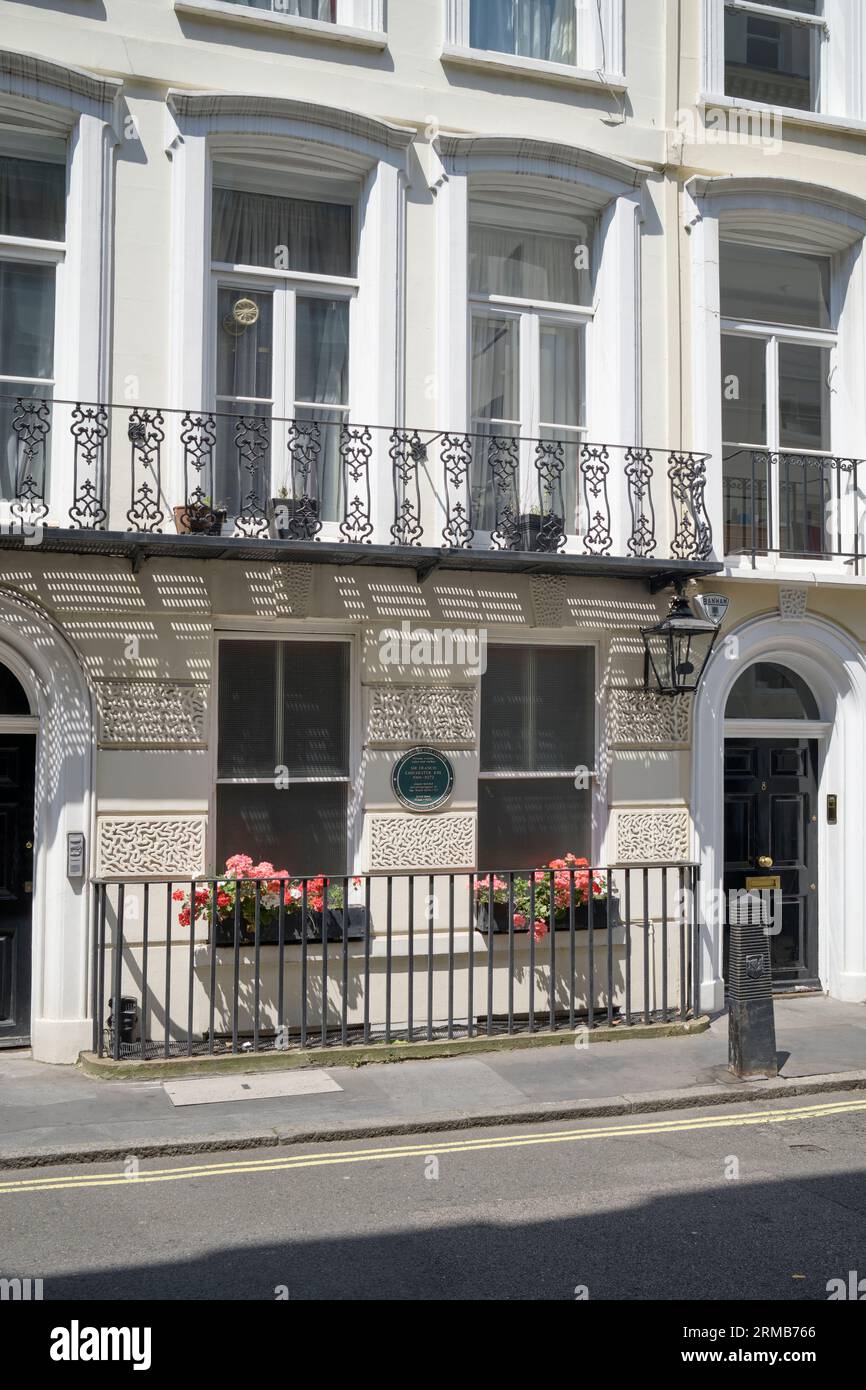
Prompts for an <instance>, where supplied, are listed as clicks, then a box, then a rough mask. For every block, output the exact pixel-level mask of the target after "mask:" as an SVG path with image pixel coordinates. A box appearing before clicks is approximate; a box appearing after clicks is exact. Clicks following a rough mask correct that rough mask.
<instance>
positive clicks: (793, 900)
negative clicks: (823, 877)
mask: <svg viewBox="0 0 866 1390" xmlns="http://www.w3.org/2000/svg"><path fill="white" fill-rule="evenodd" d="M820 726H821V719H820V711H819V707H818V701H817V700H816V698H815V695H814V693H813V691H812V690H811V688H810V687H809V685H808V683H807V681H806V680H804V678H803V677H802V676H801V675H799V674H798V673H797V672H796V671H794V670H792V669H790V668H789V667H787V666H785V665H782V664H781V663H780V662H779V661H758V662H755V663H754V664H753V665H751V666H749V667H747V668H746V669H745V670H744V671H743V672H742V674H741V675H740V676H739V677H738V679H737V681H736V683H735V684H734V686H733V687H732V689H731V691H730V694H729V695H728V698H727V704H726V707H725V753H724V759H725V760H724V807H725V815H724V889H725V897H726V901H727V902H728V903H730V902H731V900H732V895H733V894H736V893H742V892H746V891H755V890H758V891H763V892H766V893H772V894H773V896H772V898H769V899H768V901H770V902H772V903H773V904H774V907H775V912H774V916H773V923H772V927H771V928H770V951H771V959H772V965H773V984H774V988H775V989H777V990H784V989H788V990H790V989H818V988H819V987H820V964H819V961H820V956H819V942H818V930H819V921H818V903H819V897H818V872H819V842H818V815H819V811H818V787H819V776H820V764H821V756H822V746H821V745H822V741H823V738H824V730H823V728H822V727H820ZM724 944H725V948H726V947H727V932H726V934H725V943H724ZM723 975H724V976H725V977H727V950H726V949H725V952H724V955H723Z"/></svg>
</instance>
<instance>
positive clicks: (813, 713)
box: [725, 661, 821, 719]
mask: <svg viewBox="0 0 866 1390" xmlns="http://www.w3.org/2000/svg"><path fill="white" fill-rule="evenodd" d="M820 717H821V716H820V713H819V711H818V704H817V701H816V700H815V696H814V695H813V694H812V692H811V690H810V689H809V687H808V685H807V684H806V682H805V681H804V680H803V678H802V676H798V675H797V673H796V671H791V670H789V669H788V668H787V667H786V666H778V665H777V664H776V663H774V662H770V661H766V662H758V664H757V665H756V666H750V667H749V669H748V671H744V672H743V674H742V676H740V679H739V680H738V681H737V683H736V685H735V686H734V688H733V690H732V691H731V693H730V695H729V696H728V704H727V708H726V710H725V718H726V719H820Z"/></svg>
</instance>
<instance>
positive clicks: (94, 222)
mask: <svg viewBox="0 0 866 1390" xmlns="http://www.w3.org/2000/svg"><path fill="white" fill-rule="evenodd" d="M121 89H122V83H121V82H120V81H118V80H116V79H114V78H110V77H96V76H94V75H93V74H92V73H88V72H84V71H82V70H81V69H79V68H67V67H64V66H63V65H62V64H60V63H55V62H51V61H49V60H48V59H45V58H40V57H35V56H34V55H32V54H19V53H16V52H14V51H12V50H11V49H4V50H2V51H0V119H2V121H3V122H4V123H5V124H8V125H11V126H15V125H18V126H20V127H22V128H23V129H26V130H28V131H32V130H34V129H39V130H40V131H43V130H44V132H45V134H46V135H49V136H54V137H60V138H62V139H64V140H65V141H66V149H67V158H66V237H65V241H64V243H63V245H62V247H61V246H60V244H59V243H51V242H39V241H37V240H35V239H33V240H30V244H29V245H26V243H27V242H28V240H29V239H27V238H21V239H20V240H19V239H15V241H16V245H15V248H14V254H13V258H17V259H23V258H24V255H25V250H26V254H27V257H28V258H29V259H33V260H37V261H39V260H42V261H43V262H46V261H47V260H48V259H54V261H55V264H56V265H57V283H56V289H55V295H56V298H55V333H54V382H53V399H54V401H55V405H54V408H53V411H52V429H51V435H52V443H51V468H50V475H49V486H50V489H51V492H50V496H49V497H48V498H47V501H48V504H49V507H50V511H49V515H48V518H47V522H48V524H64V523H65V524H67V525H68V521H69V508H70V507H71V505H72V501H73V481H72V476H73V470H72V460H71V457H70V453H71V446H70V440H71V437H70V434H69V426H70V424H71V415H70V412H71V409H72V407H71V406H69V405H59V404H57V403H58V402H67V401H68V402H77V401H80V402H82V403H91V404H94V403H98V402H102V401H107V400H110V399H111V389H110V370H109V364H110V348H111V296H112V270H113V257H112V250H113V231H112V227H113V207H114V148H115V146H116V145H118V144H119V143H120V138H121V137H120V130H121V119H120V113H119V100H120V92H121ZM3 249H4V254H5V253H7V252H8V251H9V245H8V243H7V244H6V245H5V246H4V248H3ZM104 481H105V488H106V492H107V491H108V488H109V485H110V480H109V479H108V478H106V479H105V480H104ZM102 500H103V503H104V505H106V506H107V505H108V498H107V496H105V497H103V499H102Z"/></svg>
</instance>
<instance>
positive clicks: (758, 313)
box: [720, 241, 831, 328]
mask: <svg viewBox="0 0 866 1390" xmlns="http://www.w3.org/2000/svg"><path fill="white" fill-rule="evenodd" d="M720 278H721V301H722V316H723V317H724V318H729V319H750V320H753V321H754V322H756V323H790V324H794V325H796V326H797V327H802V328H830V327H831V322H830V261H829V259H828V258H827V257H825V256H807V255H801V254H800V252H798V251H783V250H775V249H772V248H770V247H766V246H746V245H741V244H740V243H739V242H734V241H723V242H722V247H721V272H720Z"/></svg>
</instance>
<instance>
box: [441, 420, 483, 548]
mask: <svg viewBox="0 0 866 1390" xmlns="http://www.w3.org/2000/svg"><path fill="white" fill-rule="evenodd" d="M440 456H441V459H442V464H443V467H444V469H445V529H444V531H443V532H442V539H443V541H444V543H445V545H449V546H452V547H453V548H454V549H455V550H468V549H469V547H470V546H471V545H472V542H473V540H474V539H475V532H474V530H473V529H472V495H471V476H472V436H471V435H468V434H445V435H443V436H442V448H441V450H440Z"/></svg>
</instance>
